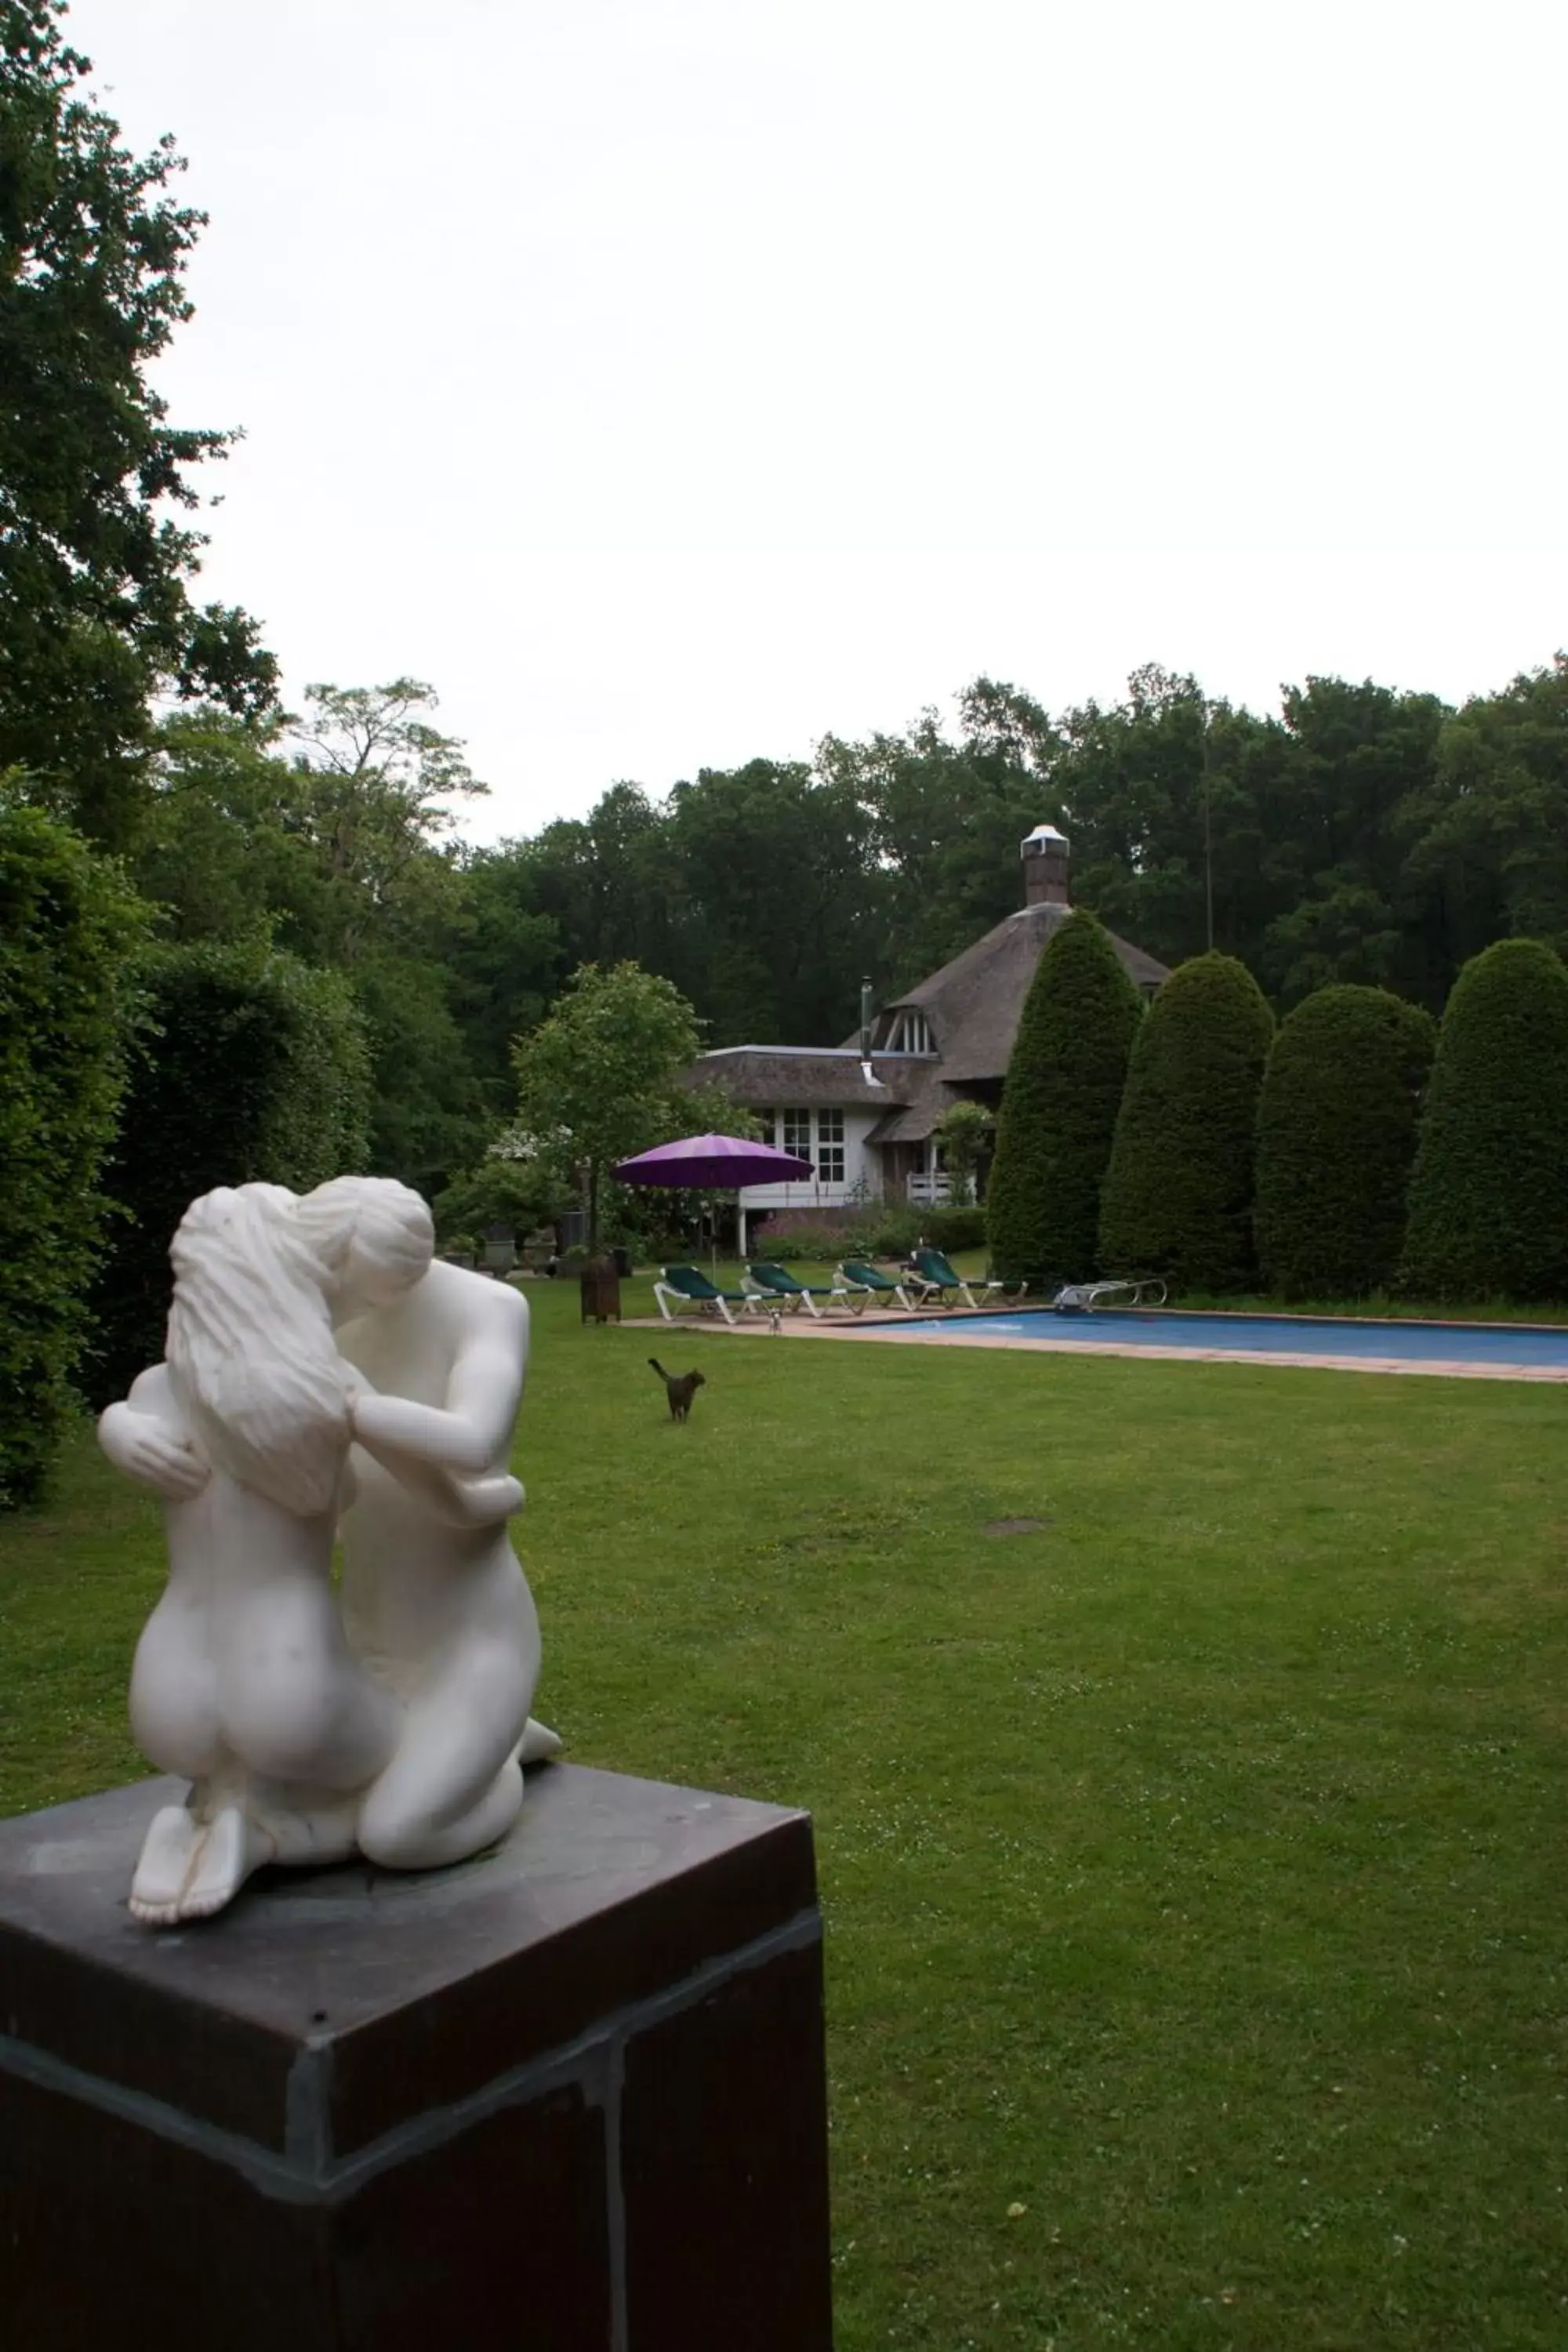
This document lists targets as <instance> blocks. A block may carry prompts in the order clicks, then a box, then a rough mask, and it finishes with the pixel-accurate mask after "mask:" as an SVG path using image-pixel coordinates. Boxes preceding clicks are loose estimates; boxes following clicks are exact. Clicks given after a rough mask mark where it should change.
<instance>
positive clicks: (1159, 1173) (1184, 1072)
mask: <svg viewBox="0 0 1568 2352" xmlns="http://www.w3.org/2000/svg"><path fill="white" fill-rule="evenodd" d="M1273 1034H1274V1016H1273V1014H1272V1013H1270V1012H1269V1010H1268V1004H1267V1003H1266V1002H1265V999H1264V996H1263V992H1262V991H1261V990H1260V989H1259V987H1258V982H1256V981H1255V980H1254V979H1253V977H1252V974H1251V973H1250V972H1249V971H1247V967H1246V965H1245V964H1240V963H1237V961H1236V959H1235V957H1234V956H1225V955H1216V954H1214V953H1213V952H1211V953H1209V954H1208V955H1201V956H1194V958H1193V959H1192V961H1190V962H1189V963H1184V964H1182V965H1180V966H1179V967H1178V968H1177V970H1176V971H1173V973H1172V974H1171V977H1170V979H1169V980H1168V981H1167V982H1165V984H1164V986H1163V988H1162V989H1161V991H1160V993H1159V994H1158V996H1156V998H1155V999H1154V1002H1153V1003H1152V1006H1151V1007H1150V1010H1149V1016H1148V1018H1147V1020H1146V1021H1145V1022H1144V1024H1143V1025H1142V1029H1141V1030H1140V1031H1139V1033H1138V1038H1137V1042H1136V1044H1135V1045H1134V1046H1133V1048H1132V1060H1131V1066H1130V1067H1129V1070H1128V1073H1127V1090H1126V1092H1125V1094H1124V1095H1123V1096H1122V1098H1121V1117H1120V1118H1118V1120H1117V1122H1116V1141H1115V1144H1114V1146H1113V1148H1112V1150H1111V1154H1110V1168H1109V1170H1108V1171H1107V1173H1106V1179H1105V1190H1104V1192H1103V1194H1102V1196H1101V1201H1100V1264H1101V1268H1102V1270H1103V1271H1104V1272H1105V1273H1107V1274H1157V1275H1163V1276H1166V1278H1167V1279H1168V1280H1170V1281H1171V1282H1173V1283H1174V1284H1176V1285H1178V1286H1180V1287H1182V1288H1183V1289H1185V1290H1211V1291H1226V1290H1245V1289H1246V1288H1247V1285H1248V1283H1249V1282H1250V1281H1251V1279H1252V1278H1253V1273H1254V1261H1253V1254H1252V1177H1253V1152H1254V1143H1255V1139H1256V1129H1257V1120H1258V1088H1259V1087H1260V1086H1261V1085H1262V1082H1263V1066H1264V1064H1265V1062H1266V1061H1267V1060H1268V1047H1269V1042H1270V1040H1271V1038H1272V1036H1273Z"/></svg>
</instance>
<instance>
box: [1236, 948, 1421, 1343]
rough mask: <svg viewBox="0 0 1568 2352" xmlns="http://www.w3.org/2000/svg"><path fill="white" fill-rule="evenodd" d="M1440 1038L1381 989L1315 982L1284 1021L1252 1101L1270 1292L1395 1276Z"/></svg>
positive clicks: (1263, 1258)
mask: <svg viewBox="0 0 1568 2352" xmlns="http://www.w3.org/2000/svg"><path fill="white" fill-rule="evenodd" d="M1436 1041H1437V1030H1436V1023H1435V1022H1434V1021H1433V1019H1432V1017H1431V1015H1430V1013H1425V1012H1423V1011H1422V1009H1421V1007H1420V1006H1419V1005H1417V1004H1407V1003H1405V1000H1404V999H1403V998H1402V997H1398V996H1394V995H1391V994H1390V993H1389V992H1388V991H1387V990H1386V989H1383V988H1361V987H1352V986H1349V985H1344V986H1335V987H1331V988H1321V989H1319V990H1318V992H1316V994H1315V995H1312V996H1309V997H1307V998H1306V999H1305V1000H1304V1001H1303V1002H1302V1003H1300V1004H1299V1005H1297V1007H1296V1009H1295V1011H1294V1012H1293V1013H1290V1014H1289V1016H1288V1017H1287V1018H1286V1020H1285V1021H1284V1022H1283V1023H1282V1024H1281V1026H1280V1029H1279V1035H1278V1036H1277V1037H1276V1038H1275V1040H1274V1046H1273V1050H1272V1052H1271V1053H1270V1055H1269V1056H1268V1069H1267V1071H1266V1072H1265V1074H1264V1079H1263V1092H1262V1095H1261V1097H1260V1098H1259V1101H1258V1199H1257V1208H1256V1213H1255V1230H1256V1235H1257V1243H1258V1270H1259V1272H1260V1274H1261V1276H1262V1277H1263V1281H1264V1284H1265V1286H1267V1287H1268V1289H1270V1290H1273V1291H1277V1292H1278V1293H1279V1295H1280V1296H1281V1297H1285V1298H1365V1297H1368V1296H1370V1294H1371V1293H1372V1292H1373V1291H1374V1290H1381V1289H1383V1288H1384V1286H1385V1285H1387V1284H1388V1283H1390V1282H1391V1281H1392V1280H1393V1278H1394V1272H1395V1269H1396V1268H1397V1266H1398V1265H1399V1254H1400V1248H1401V1245H1402V1244H1403V1242H1404V1239H1405V1192H1406V1190H1407V1188H1408V1186H1409V1182H1410V1170H1411V1163H1412V1161H1413V1160H1414V1159H1415V1135H1416V1125H1417V1120H1418V1118H1419V1114H1420V1106H1421V1097H1422V1093H1423V1091H1424V1089H1425V1087H1426V1079H1427V1076H1428V1073H1429V1071H1430V1069H1431V1066H1432V1054H1433V1049H1434V1047H1435V1046H1436Z"/></svg>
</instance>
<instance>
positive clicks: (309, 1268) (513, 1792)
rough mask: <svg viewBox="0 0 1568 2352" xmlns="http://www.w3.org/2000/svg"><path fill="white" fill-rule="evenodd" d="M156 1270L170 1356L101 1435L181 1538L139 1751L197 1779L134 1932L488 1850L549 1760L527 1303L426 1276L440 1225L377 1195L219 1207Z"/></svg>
mask: <svg viewBox="0 0 1568 2352" xmlns="http://www.w3.org/2000/svg"><path fill="white" fill-rule="evenodd" d="M170 1255H171V1257H172V1258H173V1261H174V1303H173V1306H172V1307H171V1310H170V1314H169V1325H168V1339H167V1345H166V1350H165V1359H164V1361H163V1363H161V1364H157V1365H154V1366H153V1369H152V1370H149V1371H145V1372H142V1374H141V1375H140V1376H139V1377H138V1379H137V1380H136V1381H135V1382H134V1383H133V1385H132V1390H131V1393H130V1395H129V1396H128V1397H127V1398H126V1399H125V1401H124V1402H123V1403H121V1404H114V1405H110V1408H109V1410H108V1411H107V1412H105V1413H104V1415H103V1417H102V1419H101V1420H100V1423H99V1437H100V1443H101V1444H102V1446H103V1450H104V1452H105V1453H106V1454H108V1456H109V1458H110V1461H111V1462H112V1463H113V1464H114V1465H115V1466H116V1468H117V1469H120V1470H122V1471H123V1472H124V1473H125V1475H127V1476H128V1477H131V1478H133V1479H135V1480H136V1481H137V1482H138V1483H139V1484H140V1485H142V1486H146V1487H149V1488H150V1489H151V1490H152V1491H153V1493H154V1494H156V1495H158V1496H161V1497H162V1499H163V1506H164V1519H165V1525H166V1530H167V1537H168V1550H169V1579H168V1583H167V1586H166V1588H165V1590H164V1591H163V1597H162V1599H161V1600H160V1601H159V1602H158V1605H157V1607H156V1608H155V1609H154V1610H153V1614H152V1616H151V1617H150V1618H149V1620H148V1622H147V1625H146V1628H145V1630H144V1631H143V1633H142V1639H141V1642H140V1643H139V1644H138V1646H137V1651H136V1663H135V1666H134V1668H133V1670H132V1678H131V1721H132V1730H133V1732H134V1734H135V1738H136V1741H137V1744H138V1746H139V1747H140V1748H142V1752H143V1754H144V1755H146V1756H147V1757H148V1758H149V1759H151V1761H152V1762H153V1763H154V1764H155V1765H157V1766H158V1767H159V1768H160V1769H162V1770H163V1771H165V1772H173V1773H177V1774H179V1775H181V1776H182V1777H183V1778H184V1779H186V1780H189V1781H190V1783H191V1787H190V1790H189V1792H188V1794H187V1796H186V1798H185V1801H184V1804H183V1805H172V1806H168V1807H165V1808H164V1809H163V1811H161V1812H159V1813H158V1815H157V1816H156V1818H155V1819H154V1821H153V1824H152V1827H151V1828H150V1829H149V1831H148V1832H147V1837H146V1841H145V1843H144V1844H143V1846H142V1855H141V1859H140V1861H139V1862H138V1864H137V1865H136V1872H135V1875H134V1877H133V1879H132V1887H131V1909H132V1912H133V1913H134V1915H135V1916H136V1917H137V1918H139V1919H142V1920H144V1921H146V1922H147V1923H148V1924H149V1925H150V1926H153V1927H167V1926H171V1925H173V1924H174V1922H176V1921H180V1920H187V1919H198V1918H203V1917H205V1916H209V1915H210V1914H211V1913H213V1912H215V1911H219V1910H221V1909H222V1908H223V1906H224V1905H225V1904H226V1903H227V1902H228V1901H229V1900H230V1899H231V1897H232V1896H233V1895H235V1894H236V1892H237V1890H238V1888H239V1887H240V1886H241V1885H243V1884H244V1882H245V1880H246V1878H247V1876H248V1875H249V1874H250V1873H251V1872H252V1871H253V1870H256V1869H258V1868H259V1867H260V1866H261V1865H262V1864H265V1863H323V1862H340V1861H343V1860H346V1859H347V1858H348V1856H349V1855H351V1854H353V1853H363V1855H365V1856H366V1858H367V1859H368V1860H370V1861H372V1862H374V1863H379V1864H384V1865H385V1866H387V1867H389V1868H393V1869H399V1870H423V1869H429V1868H432V1867H434V1866H436V1865H437V1864H442V1863H451V1862H458V1861H461V1860H462V1859H463V1858H464V1857H465V1856H466V1855H468V1854H473V1853H479V1851H480V1850H481V1849H482V1848H483V1847H485V1846H488V1845H491V1844H493V1843H495V1841H496V1840H497V1839H498V1838H500V1837H501V1836H502V1835H504V1833H505V1832H506V1831H507V1830H508V1829H510V1826H511V1824H512V1822H514V1821H515V1820H516V1818H517V1814H518V1811H519V1808H520V1807H521V1803H522V1774H521V1764H522V1763H524V1762H531V1761H533V1760H534V1759H538V1758H542V1757H545V1756H550V1755H552V1754H554V1753H555V1752H556V1750H557V1748H559V1745H560V1743H559V1741H558V1740H557V1739H556V1738H555V1736H554V1734H553V1733H552V1732H550V1731H547V1730H546V1729H545V1728H544V1727H543V1726H542V1724H537V1723H534V1722H533V1721H531V1718H530V1715H529V1708H530V1706H531V1703H532V1698H533V1687H534V1683H535V1680H536V1678H537V1676H538V1673H539V1655H540V1643H539V1621H538V1618H537V1616H536V1615H535V1612H534V1607H533V1601H532V1597H531V1594H530V1592H529V1590H528V1586H527V1583H526V1581H525V1580H524V1578H523V1574H522V1570H521V1567H520V1566H519V1564H518V1559H517V1555H516V1553H515V1552H514V1551H513V1550H512V1548H511V1542H510V1537H509V1535H508V1531H507V1521H508V1519H509V1517H510V1516H511V1514H512V1513H513V1512H514V1511H516V1510H518V1509H519V1508H520V1507H521V1503H522V1499H523V1494H522V1488H521V1486H520V1485H519V1484H518V1482H517V1480H516V1479H515V1478H513V1477H512V1476H511V1475H510V1472H509V1470H508V1466H507V1465H508V1459H509V1455H510V1446H511V1439H512V1432H513V1428H514V1425H515V1423H516V1420H517V1413H518V1407H519V1405H520V1404H521V1399H522V1388H523V1380H524V1376H525V1373H526V1370H527V1364H528V1307H527V1305H526V1303H525V1301H524V1300H523V1298H522V1297H521V1295H520V1294H519V1293H518V1292H517V1291H515V1290H513V1289H511V1288H510V1286H508V1285H507V1284H505V1283H501V1282H492V1281H489V1280H488V1279H487V1278H486V1277H485V1276H482V1275H476V1274H470V1273H467V1272H465V1271H463V1270H462V1269H461V1268H459V1267H457V1266H453V1265H445V1264H443V1263H441V1262H439V1261H437V1259H436V1258H435V1255H434V1238H433V1234H432V1229H431V1222H430V1212H429V1210H428V1209H427V1208H426V1205H425V1202H423V1201H422V1200H421V1199H420V1198H419V1195H418V1194H417V1193H416V1192H410V1191H409V1190H408V1189H407V1187H406V1186H405V1185H402V1184H396V1183H393V1182H390V1181H387V1180H385V1179H384V1178H379V1177H369V1176H341V1177H338V1178H336V1179H335V1180H334V1181H332V1182H331V1183H330V1184H322V1185H320V1186H318V1188H317V1189H316V1191H314V1192H307V1193H304V1194H303V1195H297V1194H295V1193H293V1192H288V1191H286V1190H284V1189H283V1187H281V1186H280V1185H276V1184H242V1185H239V1186H237V1188H235V1189H233V1190H229V1189H223V1190H220V1191H217V1192H208V1193H205V1194H204V1195H203V1197H202V1198H201V1199H200V1200H198V1201H195V1202H193V1203H192V1204H191V1207H190V1208H189V1209H188V1210H187V1211H186V1213H185V1215H184V1218H183V1220H182V1221H181V1223H180V1228H179V1231H178V1232H177V1233H176V1234H175V1236H174V1243H173V1244H172V1246H171V1251H170ZM340 1541H341V1544H342V1580H341V1582H340V1584H339V1585H338V1586H336V1587H334V1585H333V1581H332V1572H331V1570H332V1554H333V1548H334V1544H336V1543H338V1542H340Z"/></svg>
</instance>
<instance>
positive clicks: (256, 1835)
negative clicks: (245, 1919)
mask: <svg viewBox="0 0 1568 2352" xmlns="http://www.w3.org/2000/svg"><path fill="white" fill-rule="evenodd" d="M273 1850H274V1849H273V1844H272V1841H271V1839H270V1838H269V1837H268V1836H267V1835H266V1834H265V1833H264V1832H260V1831H257V1830H253V1828H252V1826H251V1824H250V1822H248V1821H247V1818H246V1816H245V1813H244V1812H243V1811H242V1810H241V1809H240V1807H239V1806H238V1805H226V1806H225V1807H224V1809H223V1811H222V1812H220V1813H218V1814H216V1816H215V1818H214V1820H213V1822H212V1823H211V1825H210V1826H209V1827H208V1828H207V1829H206V1830H205V1832H203V1835H202V1837H201V1840H200V1842H199V1843H198V1844H197V1847H196V1850H195V1854H194V1855H193V1856H192V1859H191V1866H190V1869H189V1870H188V1872H187V1873H186V1876H185V1884H184V1887H183V1888H182V1889H181V1892H180V1899H179V1911H178V1916H179V1917H180V1918H182V1919H210V1918H211V1916H212V1915H213V1913H214V1912H215V1911H221V1910H222V1909H223V1907H224V1906H225V1904H226V1903H232V1902H233V1900H234V1898H235V1896H236V1895H237V1894H238V1892H239V1890H240V1888H241V1887H242V1886H243V1885H244V1884H245V1882H246V1880H247V1878H248V1877H249V1876H250V1874H251V1872H252V1871H253V1870H259V1869H260V1867H261V1865H262V1864H263V1863H264V1862H270V1861H271V1859H272V1855H273Z"/></svg>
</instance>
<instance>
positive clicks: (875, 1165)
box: [741, 1106, 882, 1217]
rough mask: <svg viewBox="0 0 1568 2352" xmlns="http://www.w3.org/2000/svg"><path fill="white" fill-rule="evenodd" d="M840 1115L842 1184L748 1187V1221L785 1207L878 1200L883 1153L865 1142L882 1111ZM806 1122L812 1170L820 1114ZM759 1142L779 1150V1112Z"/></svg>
mask: <svg viewBox="0 0 1568 2352" xmlns="http://www.w3.org/2000/svg"><path fill="white" fill-rule="evenodd" d="M835 1108H837V1106H835ZM792 1116H793V1117H795V1118H804V1117H805V1113H803V1112H795V1113H793V1114H792ZM841 1116H842V1118H843V1120H844V1176H843V1181H842V1182H839V1183H831V1182H826V1181H823V1180H822V1179H821V1178H820V1177H813V1178H812V1179H811V1180H810V1181H809V1182H808V1181H807V1180H806V1179H805V1177H804V1176H803V1177H801V1178H800V1179H799V1181H797V1182H795V1183H791V1184H748V1185H747V1186H746V1187H745V1189H744V1190H743V1191H742V1194H741V1206H742V1209H744V1210H745V1212H746V1213H747V1215H748V1216H749V1217H750V1216H760V1215H773V1214H776V1213H778V1212H779V1211H781V1210H784V1209H836V1208H839V1207H842V1206H844V1205H845V1204H846V1203H848V1202H856V1201H866V1200H879V1199H880V1197H881V1192H882V1170H881V1154H880V1153H879V1151H878V1150H876V1149H875V1147H874V1146H868V1143H867V1141H866V1139H867V1137H868V1135H869V1134H870V1132H871V1129H873V1128H874V1127H875V1126H876V1124H877V1121H878V1120H879V1118H881V1116H882V1113H881V1112H880V1111H871V1110H845V1111H843V1112H842V1114H841ZM810 1118H811V1160H812V1165H813V1167H814V1168H815V1167H816V1166H817V1165H819V1160H818V1153H819V1151H820V1149H821V1139H822V1126H821V1120H822V1114H821V1113H820V1112H819V1111H815V1110H814V1111H813V1112H812V1113H811V1114H810ZM763 1141H764V1142H767V1143H776V1144H779V1145H780V1146H781V1148H782V1147H783V1141H784V1137H783V1121H782V1118H781V1117H780V1115H779V1113H778V1112H776V1111H775V1112H774V1114H773V1129H772V1132H771V1133H768V1134H764V1136H763Z"/></svg>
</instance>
